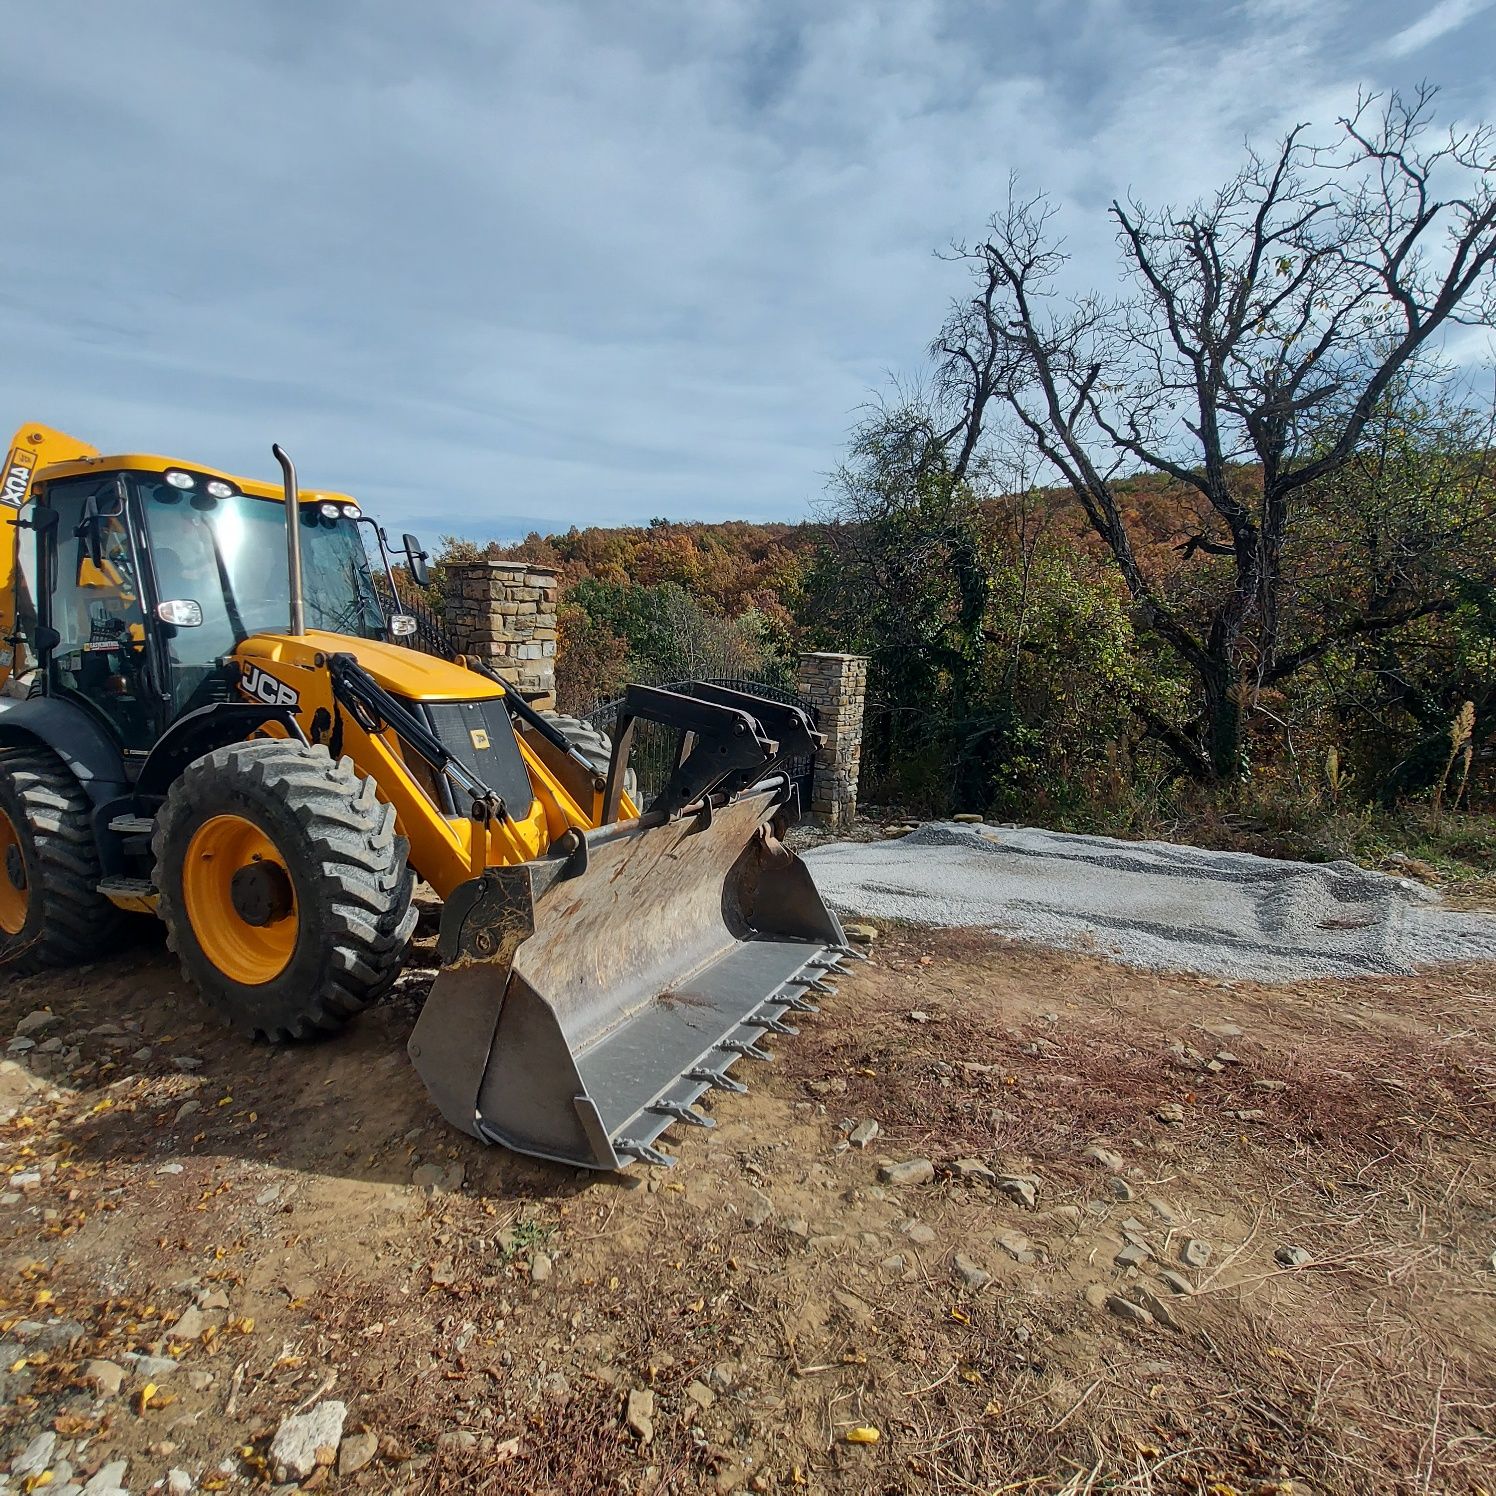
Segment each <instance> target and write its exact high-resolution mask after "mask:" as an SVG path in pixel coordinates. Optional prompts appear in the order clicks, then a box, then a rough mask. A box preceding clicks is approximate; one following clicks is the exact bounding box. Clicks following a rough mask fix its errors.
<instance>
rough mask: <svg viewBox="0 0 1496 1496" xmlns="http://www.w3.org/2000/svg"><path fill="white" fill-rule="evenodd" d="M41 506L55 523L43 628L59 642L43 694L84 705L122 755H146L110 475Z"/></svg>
mask: <svg viewBox="0 0 1496 1496" xmlns="http://www.w3.org/2000/svg"><path fill="white" fill-rule="evenodd" d="M46 504H47V507H48V508H50V509H52V510H53V511H54V512H55V513H56V515H57V526H56V528H55V529H54V530H53V531H52V532H51V536H50V539H49V543H47V546H46V554H47V555H48V558H49V566H48V571H49V575H48V577H47V584H48V586H47V591H48V594H49V596H48V608H47V613H48V615H49V616H48V618H47V622H48V623H49V624H50V626H51V627H52V628H53V629H55V630H56V631H57V633H58V635H59V639H58V642H57V644H56V646H55V647H54V648H53V650H52V654H51V659H50V662H49V664H48V686H49V690H50V692H51V693H52V694H54V695H59V696H68V695H71V696H77V697H81V698H83V699H84V700H85V701H86V702H87V703H88V704H89V705H90V706H92V707H93V708H94V709H95V710H97V711H98V712H99V713H101V714H102V715H103V717H104V718H105V719H106V720H107V721H108V722H109V724H110V725H111V726H112V727H113V728H114V730H115V731H116V733H118V735H119V737H120V738H121V740H122V741H123V743H124V745H125V746H126V747H127V748H148V747H150V745H151V743H152V741H153V740H154V736H155V734H154V732H153V730H152V722H151V717H152V704H153V703H152V697H153V693H152V691H151V686H150V670H149V664H148V661H147V656H146V630H145V613H144V609H143V607H142V604H141V599H140V587H139V583H138V580H137V577H136V574H135V557H134V551H133V548H132V547H131V544H130V531H129V526H128V522H127V520H126V518H125V514H124V504H123V502H122V499H121V495H120V490H119V487H118V484H117V483H116V480H115V478H114V476H113V475H112V474H111V475H108V476H105V477H100V478H82V479H72V480H68V481H65V482H60V483H54V484H52V485H51V486H50V487H49V488H48V490H47V494H46Z"/></svg>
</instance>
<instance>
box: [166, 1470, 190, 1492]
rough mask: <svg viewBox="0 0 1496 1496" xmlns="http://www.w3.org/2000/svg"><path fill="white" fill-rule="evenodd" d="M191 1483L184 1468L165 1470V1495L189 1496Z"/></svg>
mask: <svg viewBox="0 0 1496 1496" xmlns="http://www.w3.org/2000/svg"><path fill="white" fill-rule="evenodd" d="M193 1484H194V1482H193V1479H192V1477H191V1476H190V1475H188V1473H187V1472H186V1471H185V1470H168V1471H167V1472H166V1493H167V1496H190V1493H191V1491H192V1487H193Z"/></svg>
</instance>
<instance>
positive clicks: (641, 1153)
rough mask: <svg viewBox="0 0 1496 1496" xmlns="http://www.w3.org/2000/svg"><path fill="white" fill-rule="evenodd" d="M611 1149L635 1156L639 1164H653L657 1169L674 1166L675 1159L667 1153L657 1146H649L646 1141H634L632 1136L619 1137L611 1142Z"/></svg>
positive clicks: (631, 1156)
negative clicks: (614, 1141)
mask: <svg viewBox="0 0 1496 1496" xmlns="http://www.w3.org/2000/svg"><path fill="white" fill-rule="evenodd" d="M613 1150H614V1152H615V1153H622V1154H625V1155H626V1156H627V1157H629V1158H637V1159H638V1160H639V1162H640V1163H641V1164H653V1165H654V1166H655V1167H656V1168H657V1169H673V1168H674V1167H675V1160H674V1159H673V1158H672V1157H671V1156H670V1155H669V1154H668V1153H661V1152H660V1150H659V1149H658V1148H651V1147H650V1146H649V1144H648V1143H639V1142H635V1140H634V1139H633V1138H619V1140H618V1141H617V1142H616V1143H614V1144H613Z"/></svg>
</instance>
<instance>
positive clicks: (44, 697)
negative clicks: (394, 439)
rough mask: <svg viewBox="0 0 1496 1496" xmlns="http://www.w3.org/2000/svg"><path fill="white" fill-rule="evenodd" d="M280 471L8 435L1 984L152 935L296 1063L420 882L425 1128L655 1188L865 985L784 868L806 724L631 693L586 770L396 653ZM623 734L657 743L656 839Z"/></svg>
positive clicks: (683, 695) (509, 700) (419, 575)
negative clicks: (660, 745)
mask: <svg viewBox="0 0 1496 1496" xmlns="http://www.w3.org/2000/svg"><path fill="white" fill-rule="evenodd" d="M273 451H274V453H275V456H276V459H277V461H278V462H279V464H280V467H281V472H282V481H281V483H280V484H279V485H278V486H272V485H269V484H265V483H260V482H255V481H253V480H250V479H247V478H239V477H235V476H233V475H231V474H228V473H224V472H219V471H217V470H215V469H212V468H208V467H204V466H202V465H201V464H198V463H191V462H179V461H177V460H175V459H172V458H165V457H155V456H146V455H138V454H136V455H125V456H117V457H103V456H100V455H99V454H98V453H97V452H96V451H94V449H93V448H91V447H89V446H87V445H86V444H84V443H82V442H78V441H76V440H74V439H72V438H70V437H66V436H64V435H62V434H61V433H59V432H55V431H50V430H48V429H47V428H45V427H41V426H23V427H22V428H21V430H20V431H19V432H17V434H16V438H15V441H14V442H13V444H12V447H11V449H10V452H9V456H8V458H7V460H6V464H5V467H4V469H3V470H0V495H3V499H4V505H3V506H0V542H6V543H3V544H0V622H4V623H5V625H6V628H5V651H6V652H5V655H4V661H3V666H0V674H3V673H6V672H10V673H12V674H13V676H14V677H15V678H13V679H12V681H11V682H10V684H9V685H8V687H7V693H6V696H5V697H4V699H0V961H3V962H14V963H25V964H27V965H29V966H32V967H36V966H50V965H63V964H67V963H69V962H73V961H86V960H91V959H94V958H96V957H97V956H99V955H101V954H103V953H104V952H106V951H108V949H109V948H110V945H111V942H112V941H113V940H114V939H115V938H116V935H117V932H118V921H119V920H120V919H121V918H124V917H125V915H124V914H123V913H122V911H133V912H137V913H139V912H153V913H155V914H156V915H157V916H159V918H160V919H161V920H162V922H163V923H164V925H165V927H166V935H167V940H168V943H169V944H170V946H171V948H172V950H174V951H175V952H176V954H177V956H178V957H179V959H180V960H181V963H182V967H183V970H184V972H185V973H186V975H187V977H188V978H189V980H190V981H192V982H193V983H194V984H195V985H196V987H197V988H198V990H199V991H200V992H201V993H202V995H203V997H204V998H205V999H206V1000H207V1002H208V1003H209V1004H210V1005H211V1006H212V1007H213V1008H214V1009H215V1010H216V1011H217V1012H218V1013H219V1014H220V1015H221V1016H222V1017H223V1018H224V1019H225V1020H226V1021H228V1022H229V1023H231V1024H233V1025H235V1026H237V1027H239V1028H241V1029H243V1030H245V1031H248V1032H250V1033H253V1034H259V1035H262V1036H264V1037H266V1038H268V1039H270V1040H288V1039H295V1038H301V1037H304V1036H308V1035H311V1034H314V1033H318V1032H325V1031H330V1030H333V1029H336V1028H338V1027H339V1026H340V1025H342V1024H343V1023H345V1022H346V1021H347V1020H348V1019H349V1018H351V1017H352V1016H353V1015H354V1014H356V1013H358V1012H359V1011H360V1010H361V1009H362V1008H364V1007H366V1006H368V1005H369V1004H370V1003H372V1002H374V1001H375V1000H376V999H377V998H379V997H380V996H381V994H383V993H384V992H385V991H386V990H387V989H388V988H389V986H390V984H391V983H392V982H393V980H394V978H395V976H396V974H397V973H398V972H399V970H400V968H401V964H402V963H403V961H404V960H405V956H406V948H407V945H408V943H409V941H410V938H411V933H412V930H413V929H414V926H415V922H416V912H415V910H414V908H413V907H412V903H411V893H412V886H413V883H414V880H415V879H416V878H421V879H424V880H425V881H426V882H427V883H428V884H430V886H431V887H432V888H433V889H434V890H435V891H436V892H437V894H439V895H440V896H441V898H442V899H443V900H444V907H443V909H442V917H441V923H440V932H439V937H438V954H439V960H440V968H441V969H440V972H439V975H438V976H437V978H436V981H435V983H434V985H433V986H432V989H431V993H430V996H429V997H428V999H427V1001H426V1004H425V1007H424V1009H423V1010H422V1013H421V1015H420V1018H419V1020H418V1021H417V1023H416V1026H415V1029H414V1031H413V1033H412V1035H411V1038H410V1043H409V1051H410V1054H411V1057H412V1059H413V1060H414V1062H415V1065H416V1069H417V1070H418V1071H419V1073H420V1075H421V1078H422V1079H423V1080H424V1082H425V1083H426V1086H427V1088H428V1089H429V1091H430V1092H431V1095H432V1097H433V1099H434V1100H435V1102H436V1104H437V1106H438V1107H439V1108H440V1109H441V1111H442V1113H443V1115H445V1116H446V1118H447V1119H448V1120H449V1121H450V1122H451V1123H453V1124H454V1125H455V1126H457V1127H460V1128H462V1129H463V1130H464V1131H465V1132H468V1133H471V1134H473V1135H474V1136H475V1137H478V1138H482V1139H485V1140H487V1141H490V1142H497V1143H502V1144H505V1145H507V1146H508V1147H511V1148H514V1149H517V1150H519V1151H521V1152H526V1153H532V1154H536V1155H539V1156H541V1157H545V1158H552V1159H559V1160H563V1161H565V1162H568V1163H572V1164H578V1165H581V1166H584V1167H589V1168H598V1169H614V1168H619V1167H623V1166H625V1165H627V1164H628V1163H630V1162H632V1161H635V1160H644V1161H648V1162H651V1163H666V1162H669V1161H670V1158H669V1155H667V1154H665V1153H662V1152H661V1151H660V1150H659V1149H658V1148H657V1147H656V1144H657V1142H658V1140H659V1138H660V1135H661V1133H662V1132H664V1130H665V1129H666V1128H668V1127H669V1126H670V1125H671V1124H672V1123H674V1122H684V1123H688V1124H695V1125H701V1126H709V1125H711V1119H710V1118H709V1117H708V1116H706V1115H705V1114H704V1113H702V1112H701V1111H699V1110H698V1109H697V1106H696V1103H697V1102H698V1101H699V1100H700V1099H701V1098H702V1097H703V1096H704V1095H705V1094H706V1093H707V1092H708V1091H710V1090H712V1089H714V1088H716V1089H721V1090H728V1091H737V1090H742V1089H743V1087H742V1086H741V1084H740V1083H739V1082H738V1081H737V1080H735V1079H734V1078H733V1077H732V1076H731V1075H729V1073H728V1072H729V1071H730V1070H731V1069H732V1067H733V1065H734V1064H735V1062H736V1061H737V1060H738V1059H739V1058H741V1057H742V1056H745V1055H746V1056H751V1057H755V1058H760V1059H766V1058H768V1054H767V1051H765V1050H763V1049H762V1048H761V1047H760V1043H759V1041H760V1040H761V1039H762V1037H763V1035H764V1034H765V1033H766V1032H778V1033H793V1032H794V1030H793V1028H792V1027H791V1025H790V1023H789V1022H788V1019H789V1018H790V1017H791V1016H793V1015H794V1014H795V1013H796V1012H799V1011H806V1010H810V1009H812V1008H813V1006H814V1004H813V1001H812V997H811V994H813V993H815V992H817V991H821V990H825V989H826V981H825V979H826V977H827V976H828V975H829V974H833V973H834V972H836V971H838V970H840V969H841V962H842V960H843V958H844V957H845V956H847V955H850V954H852V952H851V951H850V950H849V948H848V947H847V945H846V941H845V938H844V936H843V933H842V929H841V926H840V925H839V924H838V922H837V920H836V917H835V916H834V915H833V914H831V913H830V912H829V911H828V910H827V908H826V907H825V905H824V904H823V903H822V901H821V899H820V896H819V895H818V894H817V892H816V889H815V887H814V885H813V883H812V882H811V878H810V875H809V872H808V871H807V869H806V867H805V865H804V864H803V863H802V862H801V861H800V859H799V858H798V857H796V856H795V855H794V854H792V853H791V852H789V851H788V850H787V849H786V848H785V846H784V845H783V843H782V841H781V840H780V835H779V833H780V832H782V829H783V823H784V817H785V814H786V809H787V805H788V801H789V799H790V796H791V794H792V790H791V786H790V781H789V778H788V776H787V775H786V774H785V773H784V772H783V766H784V764H785V762H786V761H787V760H789V759H790V758H792V757H795V756H799V755H801V754H804V753H806V752H809V751H811V750H812V748H813V747H814V745H815V743H816V741H817V739H816V734H815V733H814V731H813V729H812V726H811V723H810V721H809V719H808V718H807V716H806V714H805V713H804V712H802V711H800V710H799V709H798V708H795V707H792V706H784V705H781V704H779V703H771V702H768V701H764V700H760V699H759V698H756V697H750V696H745V695H740V694H739V693H736V692H732V691H727V690H723V689H721V688H718V687H714V686H710V685H707V684H704V683H695V684H693V685H691V686H689V687H686V688H682V689H680V690H675V691H661V690H654V689H650V688H645V687H640V686H634V687H630V688H629V690H628V692H627V694H626V697H625V701H624V705H623V707H622V709H621V713H620V717H619V721H618V727H617V736H616V740H615V741H614V742H613V743H612V745H611V753H610V755H609V757H608V758H607V759H606V761H602V760H600V759H599V756H598V753H597V746H598V745H597V740H596V738H595V737H594V738H593V739H592V740H591V741H590V742H577V741H573V738H575V736H576V735H575V733H573V734H572V737H571V738H569V737H568V734H567V731H565V730H563V728H564V719H563V723H562V724H561V725H558V723H557V722H555V721H552V720H550V719H548V718H547V717H546V716H545V715H544V714H541V713H539V712H537V711H535V710H534V708H532V707H531V706H530V705H529V704H527V703H526V702H525V701H524V700H523V699H522V698H521V697H520V695H519V693H518V692H517V691H510V690H508V689H506V687H505V686H504V684H503V683H502V682H501V681H500V680H499V679H498V677H496V676H494V675H492V674H491V673H490V672H487V671H486V670H485V669H484V668H483V667H482V666H481V664H480V663H479V662H477V661H473V660H463V659H459V660H451V661H448V660H443V659H438V658H435V657H433V656H431V655H428V654H423V653H420V652H418V651H416V650H414V649H411V648H407V647H405V646H404V645H402V644H400V643H399V642H398V640H399V639H400V638H401V637H408V631H409V629H410V628H411V627H412V626H413V620H411V619H409V618H405V617H402V616H400V615H394V616H390V617H387V616H386V615H385V613H384V612H383V610H382V609H381V607H380V604H379V601H378V595H377V593H376V590H375V587H374V584H373V578H372V574H371V571H370V566H369V560H368V554H367V552H366V549H365V546H364V543H363V540H362V538H361V536H360V533H359V529H358V524H359V521H360V519H361V518H362V516H361V515H360V512H359V510H358V507H357V505H356V504H354V502H353V501H352V500H351V499H349V498H348V497H347V496H346V495H341V494H331V493H315V494H313V493H300V492H299V491H298V488H297V483H296V473H295V469H294V467H293V466H292V464H291V461H290V459H289V458H288V457H287V456H286V455H285V453H284V452H282V451H281V449H280V448H279V447H276V448H274V449H273ZM11 542H13V543H11ZM405 550H406V561H407V563H408V565H409V568H410V571H411V572H412V574H413V575H414V577H415V578H416V580H417V581H418V582H419V581H422V580H423V579H424V577H425V560H424V556H423V554H422V553H421V551H420V546H419V542H417V541H416V540H415V538H414V537H412V536H406V537H405ZM381 551H383V537H382V532H381ZM23 671H24V672H25V673H26V674H27V675H28V676H29V680H30V685H29V690H28V692H27V693H26V694H25V696H24V699H15V682H16V679H19V678H20V675H21V673H22V672H23ZM637 721H653V722H659V723H663V724H665V725H666V726H667V727H669V728H672V729H674V730H676V731H677V732H678V734H679V738H678V744H679V751H678V753H677V755H676V761H675V768H674V771H673V773H672V775H671V777H670V780H669V783H668V784H667V786H666V787H665V789H664V790H663V791H662V792H661V793H660V794H659V795H657V796H656V797H655V799H654V800H653V801H652V802H651V803H650V804H649V805H648V806H647V807H645V808H644V809H643V811H642V813H641V812H640V809H639V807H637V806H636V805H635V804H634V802H633V800H632V797H631V795H630V794H629V792H628V789H627V780H626V775H627V770H628V759H629V751H630V744H631V740H632V737H633V733H634V723H635V722H637Z"/></svg>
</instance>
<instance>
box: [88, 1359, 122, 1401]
mask: <svg viewBox="0 0 1496 1496" xmlns="http://www.w3.org/2000/svg"><path fill="white" fill-rule="evenodd" d="M83 1380H84V1381H85V1382H87V1383H88V1385H89V1386H90V1387H92V1388H93V1390H94V1391H95V1392H97V1393H98V1395H99V1396H100V1397H118V1396H119V1389H120V1388H121V1387H122V1386H124V1383H125V1368H124V1367H123V1366H116V1365H115V1363H114V1362H113V1361H89V1362H88V1363H87V1364H86V1365H85V1366H84V1368H83Z"/></svg>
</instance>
